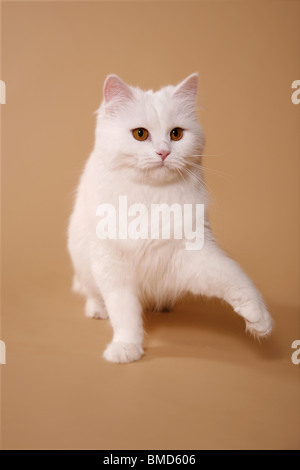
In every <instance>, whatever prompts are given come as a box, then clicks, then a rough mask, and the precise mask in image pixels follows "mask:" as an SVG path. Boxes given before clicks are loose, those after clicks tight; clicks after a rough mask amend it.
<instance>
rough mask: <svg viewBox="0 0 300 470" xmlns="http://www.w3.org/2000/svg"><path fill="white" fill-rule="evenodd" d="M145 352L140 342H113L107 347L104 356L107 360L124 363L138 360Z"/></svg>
mask: <svg viewBox="0 0 300 470" xmlns="http://www.w3.org/2000/svg"><path fill="white" fill-rule="evenodd" d="M143 354H144V351H143V348H142V347H141V346H139V345H138V344H135V343H117V342H112V343H110V344H109V345H108V346H107V348H106V349H105V351H104V354H103V357H104V359H106V360H107V361H110V362H116V363H120V364H124V363H126V362H134V361H138V360H139V359H140V358H141V357H142V355H143Z"/></svg>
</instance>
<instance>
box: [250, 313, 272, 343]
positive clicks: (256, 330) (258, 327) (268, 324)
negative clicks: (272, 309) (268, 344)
mask: <svg viewBox="0 0 300 470" xmlns="http://www.w3.org/2000/svg"><path fill="white" fill-rule="evenodd" d="M256 308H257V317H258V318H257V320H256V319H255V320H254V321H249V320H246V331H248V332H249V333H251V334H252V335H253V336H255V337H257V338H262V337H263V336H268V335H270V334H271V332H272V329H273V319H272V317H271V315H270V314H269V312H268V310H267V309H266V307H265V306H264V305H262V306H259V308H258V307H256Z"/></svg>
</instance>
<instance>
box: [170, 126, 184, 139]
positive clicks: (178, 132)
mask: <svg viewBox="0 0 300 470" xmlns="http://www.w3.org/2000/svg"><path fill="white" fill-rule="evenodd" d="M170 136H171V139H172V140H180V139H182V136H183V129H181V127H175V129H173V130H172V131H171V133H170Z"/></svg>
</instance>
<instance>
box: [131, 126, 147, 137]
mask: <svg viewBox="0 0 300 470" xmlns="http://www.w3.org/2000/svg"><path fill="white" fill-rule="evenodd" d="M132 135H133V137H134V138H135V139H136V140H146V139H148V136H149V132H148V131H147V129H144V128H143V127H138V128H137V129H133V131H132Z"/></svg>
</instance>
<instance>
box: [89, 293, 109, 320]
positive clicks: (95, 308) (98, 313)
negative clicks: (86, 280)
mask: <svg viewBox="0 0 300 470" xmlns="http://www.w3.org/2000/svg"><path fill="white" fill-rule="evenodd" d="M85 316H86V317H87V318H101V319H103V320H105V319H106V318H108V314H107V311H106V308H105V305H104V303H101V302H99V301H97V300H95V299H92V298H89V299H87V301H86V304H85Z"/></svg>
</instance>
